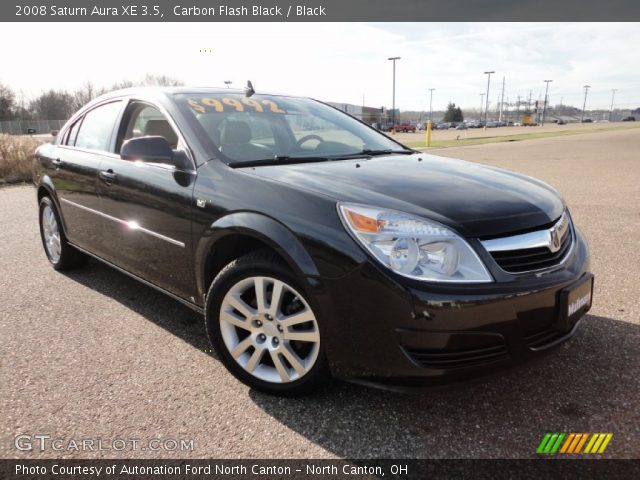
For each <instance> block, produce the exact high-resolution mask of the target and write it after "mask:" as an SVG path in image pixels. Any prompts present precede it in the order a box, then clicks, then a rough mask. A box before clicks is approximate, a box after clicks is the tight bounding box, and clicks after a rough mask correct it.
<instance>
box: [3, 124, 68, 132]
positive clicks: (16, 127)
mask: <svg viewBox="0 0 640 480" xmlns="http://www.w3.org/2000/svg"><path fill="white" fill-rule="evenodd" d="M65 122H66V120H11V121H2V122H0V133H8V134H9V135H41V134H46V133H51V131H52V130H60V129H61V128H62V126H63V125H64V124H65Z"/></svg>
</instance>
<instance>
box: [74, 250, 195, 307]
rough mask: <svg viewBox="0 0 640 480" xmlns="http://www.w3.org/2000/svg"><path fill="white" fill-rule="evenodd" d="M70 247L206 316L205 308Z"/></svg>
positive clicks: (89, 253)
mask: <svg viewBox="0 0 640 480" xmlns="http://www.w3.org/2000/svg"><path fill="white" fill-rule="evenodd" d="M69 245H72V246H73V248H76V249H78V250H79V251H81V252H82V253H86V254H87V255H89V256H90V257H92V258H95V259H96V260H98V261H100V262H102V263H104V264H105V265H107V266H109V267H111V268H113V269H115V270H117V271H119V272H120V273H124V274H125V275H127V276H128V277H131V278H133V279H134V280H137V281H139V282H140V283H143V284H144V285H146V286H147V287H151V288H153V289H154V290H157V291H159V292H160V293H164V294H165V295H167V296H168V297H171V298H173V299H174V300H177V301H178V302H180V303H182V304H183V305H186V306H187V307H189V308H190V309H191V310H195V311H196V312H198V313H199V314H201V315H204V308H202V307H200V306H199V305H196V304H195V303H192V302H190V301H188V300H185V299H184V298H182V297H179V296H178V295H175V294H174V293H171V292H169V291H167V290H165V289H164V288H162V287H159V286H158V285H155V284H153V283H151V282H148V281H147V280H145V279H144V278H142V277H139V276H138V275H135V274H133V273H131V272H128V271H126V270H125V269H123V268H120V267H118V266H117V265H114V264H113V263H111V262H109V261H108V260H105V259H104V258H101V257H99V256H98V255H96V254H94V253H91V252H89V251H88V250H85V249H84V248H82V247H78V246H77V245H75V244H73V243H71V242H69Z"/></svg>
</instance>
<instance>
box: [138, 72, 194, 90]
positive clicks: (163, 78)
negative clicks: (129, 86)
mask: <svg viewBox="0 0 640 480" xmlns="http://www.w3.org/2000/svg"><path fill="white" fill-rule="evenodd" d="M142 85H149V86H158V87H181V86H182V85H184V82H183V81H182V80H178V79H177V78H173V77H169V76H167V75H153V74H147V76H146V77H144V80H143V81H142Z"/></svg>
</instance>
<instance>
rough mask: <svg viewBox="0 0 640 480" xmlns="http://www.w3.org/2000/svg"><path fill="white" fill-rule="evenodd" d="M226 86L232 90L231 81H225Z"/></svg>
mask: <svg viewBox="0 0 640 480" xmlns="http://www.w3.org/2000/svg"><path fill="white" fill-rule="evenodd" d="M224 84H225V85H226V86H227V88H231V80H225V81H224Z"/></svg>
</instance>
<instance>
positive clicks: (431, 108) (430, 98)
mask: <svg viewBox="0 0 640 480" xmlns="http://www.w3.org/2000/svg"><path fill="white" fill-rule="evenodd" d="M434 90H435V88H430V89H429V122H431V123H433V91H434Z"/></svg>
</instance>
